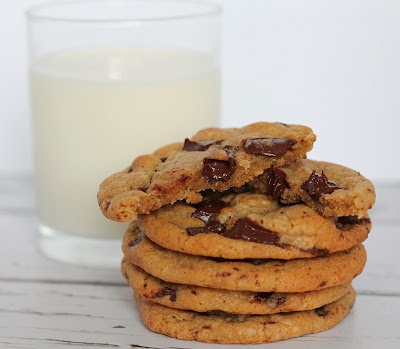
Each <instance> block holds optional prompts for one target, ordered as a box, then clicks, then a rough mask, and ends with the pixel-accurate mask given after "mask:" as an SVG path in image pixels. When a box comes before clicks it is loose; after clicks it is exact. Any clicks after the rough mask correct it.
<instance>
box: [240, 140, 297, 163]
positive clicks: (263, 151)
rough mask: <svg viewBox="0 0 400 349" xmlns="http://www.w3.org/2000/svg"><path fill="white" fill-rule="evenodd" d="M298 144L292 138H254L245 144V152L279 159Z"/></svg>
mask: <svg viewBox="0 0 400 349" xmlns="http://www.w3.org/2000/svg"><path fill="white" fill-rule="evenodd" d="M296 143H297V141H296V140H294V139H291V138H273V137H269V138H254V139H248V140H246V142H245V143H244V150H245V151H246V153H248V154H255V155H264V156H268V157H273V158H275V157H278V156H281V155H283V154H285V153H286V152H287V151H288V150H289V149H292V147H293V146H294V145H295V144H296Z"/></svg>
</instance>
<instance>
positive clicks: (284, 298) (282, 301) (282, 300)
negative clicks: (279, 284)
mask: <svg viewBox="0 0 400 349" xmlns="http://www.w3.org/2000/svg"><path fill="white" fill-rule="evenodd" d="M285 302H286V296H282V297H278V298H277V299H276V300H275V307H276V308H278V307H279V306H280V305H282V304H283V303H285Z"/></svg>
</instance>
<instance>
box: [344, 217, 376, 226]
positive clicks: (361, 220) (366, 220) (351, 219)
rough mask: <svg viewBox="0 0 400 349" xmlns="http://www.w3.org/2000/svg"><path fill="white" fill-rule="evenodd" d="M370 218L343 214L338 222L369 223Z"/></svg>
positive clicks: (346, 223) (350, 223) (345, 223)
mask: <svg viewBox="0 0 400 349" xmlns="http://www.w3.org/2000/svg"><path fill="white" fill-rule="evenodd" d="M370 221H371V220H370V219H369V218H358V217H357V216H343V217H339V218H338V220H337V223H338V224H340V225H354V224H365V223H369V222H370Z"/></svg>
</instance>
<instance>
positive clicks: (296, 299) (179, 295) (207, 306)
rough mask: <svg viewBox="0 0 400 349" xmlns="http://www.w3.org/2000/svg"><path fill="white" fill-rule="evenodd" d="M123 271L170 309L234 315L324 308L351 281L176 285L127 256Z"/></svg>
mask: <svg viewBox="0 0 400 349" xmlns="http://www.w3.org/2000/svg"><path fill="white" fill-rule="evenodd" d="M121 272H122V275H123V276H124V277H125V279H126V280H127V281H128V283H129V285H130V286H131V287H132V288H133V289H134V290H135V292H136V293H138V294H140V295H142V296H143V297H144V298H145V299H147V300H149V301H152V302H155V303H158V304H162V305H165V306H167V307H170V308H176V309H186V310H193V311H198V312H208V311H212V310H221V311H224V312H227V313H232V314H276V313H286V312H291V311H303V310H309V309H315V308H320V307H322V306H324V305H325V304H328V303H332V302H334V301H336V300H337V299H339V298H340V297H343V296H344V295H345V294H346V293H348V291H349V289H350V284H349V283H348V284H344V285H340V286H335V287H329V288H325V289H323V290H319V291H310V292H303V293H275V292H262V293H257V292H247V291H229V290H221V289H214V288H207V287H200V286H190V285H180V284H172V283H169V282H165V281H162V280H160V279H157V278H155V277H154V276H151V275H150V274H147V273H146V272H145V271H144V270H142V269H140V268H139V267H137V266H136V265H134V264H131V263H129V262H128V261H127V260H126V259H124V260H123V261H122V265H121Z"/></svg>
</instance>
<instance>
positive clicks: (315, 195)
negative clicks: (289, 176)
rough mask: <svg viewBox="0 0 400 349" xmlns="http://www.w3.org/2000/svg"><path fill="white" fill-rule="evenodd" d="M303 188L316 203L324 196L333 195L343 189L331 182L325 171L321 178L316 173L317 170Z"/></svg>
mask: <svg viewBox="0 0 400 349" xmlns="http://www.w3.org/2000/svg"><path fill="white" fill-rule="evenodd" d="M301 187H302V189H304V190H305V191H306V192H307V194H308V195H310V197H311V199H313V200H314V201H318V200H319V198H320V197H321V196H322V195H324V194H331V193H333V192H334V191H335V190H337V189H342V188H341V187H339V186H338V185H337V184H335V183H333V182H329V181H328V178H327V177H326V176H325V174H324V172H323V171H322V174H321V176H320V175H318V174H317V173H316V172H315V170H314V171H313V172H312V173H311V175H310V177H309V178H308V179H307V180H306V181H305V182H304V183H303V185H302V186H301Z"/></svg>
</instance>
